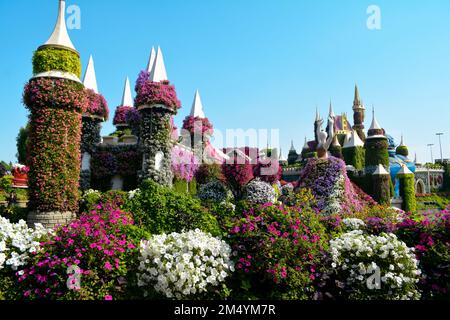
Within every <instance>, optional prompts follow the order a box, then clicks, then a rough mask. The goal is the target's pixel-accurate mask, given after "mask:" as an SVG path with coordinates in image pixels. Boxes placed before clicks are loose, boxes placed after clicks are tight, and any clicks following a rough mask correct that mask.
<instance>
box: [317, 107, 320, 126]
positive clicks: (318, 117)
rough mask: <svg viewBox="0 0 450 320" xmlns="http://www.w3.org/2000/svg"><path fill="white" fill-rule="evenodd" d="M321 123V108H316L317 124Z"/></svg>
mask: <svg viewBox="0 0 450 320" xmlns="http://www.w3.org/2000/svg"><path fill="white" fill-rule="evenodd" d="M318 121H320V113H319V107H317V106H316V122H318Z"/></svg>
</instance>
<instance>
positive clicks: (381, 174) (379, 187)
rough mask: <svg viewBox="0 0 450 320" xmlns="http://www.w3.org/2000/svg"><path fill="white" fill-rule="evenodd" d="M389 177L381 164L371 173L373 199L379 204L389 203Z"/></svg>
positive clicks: (390, 196)
mask: <svg viewBox="0 0 450 320" xmlns="http://www.w3.org/2000/svg"><path fill="white" fill-rule="evenodd" d="M390 183H391V177H390V175H389V173H388V172H387V171H386V170H385V169H384V167H383V166H381V167H379V168H378V169H377V170H376V171H375V172H374V174H373V175H372V188H373V189H372V190H373V199H374V200H375V201H377V202H378V203H380V204H387V205H388V204H390V203H391V198H392V194H391V188H390Z"/></svg>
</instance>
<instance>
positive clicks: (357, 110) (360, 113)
mask: <svg viewBox="0 0 450 320" xmlns="http://www.w3.org/2000/svg"><path fill="white" fill-rule="evenodd" d="M365 112H366V108H365V107H364V105H363V103H362V101H361V98H360V97H359V90H358V86H357V85H355V98H354V99H353V122H354V125H353V130H355V131H356V132H357V133H358V135H359V137H360V139H361V140H362V141H365V140H366V135H365V132H364V118H365Z"/></svg>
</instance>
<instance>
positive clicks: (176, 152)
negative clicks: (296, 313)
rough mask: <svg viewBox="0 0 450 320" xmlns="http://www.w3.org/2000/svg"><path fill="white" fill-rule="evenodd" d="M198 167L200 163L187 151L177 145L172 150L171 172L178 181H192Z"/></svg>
mask: <svg viewBox="0 0 450 320" xmlns="http://www.w3.org/2000/svg"><path fill="white" fill-rule="evenodd" d="M199 167H200V162H199V160H198V159H197V157H196V156H195V154H194V153H192V152H191V151H189V150H186V149H184V148H182V147H180V146H178V145H176V146H174V147H173V149H172V171H173V173H174V175H175V176H176V177H177V178H178V179H182V180H186V181H187V182H190V181H192V179H193V178H194V176H195V173H196V172H197V170H198V169H199Z"/></svg>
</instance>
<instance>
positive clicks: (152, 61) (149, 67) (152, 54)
mask: <svg viewBox="0 0 450 320" xmlns="http://www.w3.org/2000/svg"><path fill="white" fill-rule="evenodd" d="M155 58H156V51H155V47H152V50H151V52H150V58H149V59H148V65H147V71H148V72H149V73H151V72H152V68H153V65H154V64H155Z"/></svg>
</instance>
